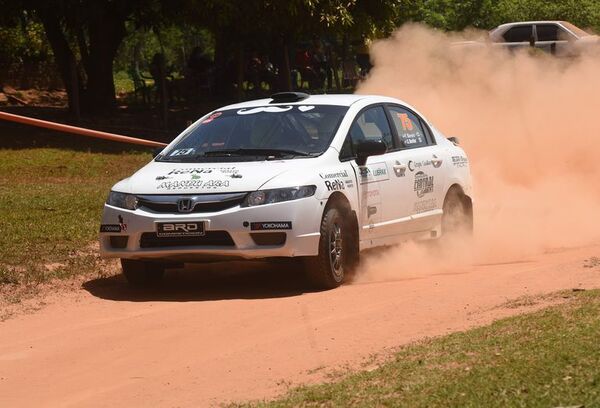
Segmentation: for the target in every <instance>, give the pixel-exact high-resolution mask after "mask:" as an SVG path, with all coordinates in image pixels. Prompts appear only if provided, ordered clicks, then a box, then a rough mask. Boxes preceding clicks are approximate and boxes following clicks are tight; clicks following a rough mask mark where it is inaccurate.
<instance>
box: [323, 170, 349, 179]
mask: <svg viewBox="0 0 600 408" xmlns="http://www.w3.org/2000/svg"><path fill="white" fill-rule="evenodd" d="M319 176H321V178H322V179H332V178H344V177H349V176H348V171H347V170H340V171H336V172H332V173H319Z"/></svg>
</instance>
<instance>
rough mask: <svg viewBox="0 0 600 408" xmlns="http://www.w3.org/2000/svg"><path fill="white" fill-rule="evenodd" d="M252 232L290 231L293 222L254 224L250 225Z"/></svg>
mask: <svg viewBox="0 0 600 408" xmlns="http://www.w3.org/2000/svg"><path fill="white" fill-rule="evenodd" d="M250 229H251V230H252V231H264V230H289V229H292V222H291V221H271V222H253V223H251V224H250Z"/></svg>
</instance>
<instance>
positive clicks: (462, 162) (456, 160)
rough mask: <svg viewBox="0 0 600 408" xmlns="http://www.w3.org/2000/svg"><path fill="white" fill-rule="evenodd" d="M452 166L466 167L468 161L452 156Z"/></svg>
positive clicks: (461, 157)
mask: <svg viewBox="0 0 600 408" xmlns="http://www.w3.org/2000/svg"><path fill="white" fill-rule="evenodd" d="M452 164H453V165H454V166H455V167H467V166H468V165H469V159H467V158H466V157H464V156H452Z"/></svg>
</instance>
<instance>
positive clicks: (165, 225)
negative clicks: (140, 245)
mask: <svg viewBox="0 0 600 408" xmlns="http://www.w3.org/2000/svg"><path fill="white" fill-rule="evenodd" d="M205 233H206V228H205V222H204V221H183V222H182V221H178V222H157V223H156V236H157V237H201V236H203V235H204V234H205Z"/></svg>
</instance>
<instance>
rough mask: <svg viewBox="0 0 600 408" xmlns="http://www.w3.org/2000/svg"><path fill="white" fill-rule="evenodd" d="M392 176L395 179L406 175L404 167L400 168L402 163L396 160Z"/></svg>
mask: <svg viewBox="0 0 600 408" xmlns="http://www.w3.org/2000/svg"><path fill="white" fill-rule="evenodd" d="M394 174H396V177H404V175H405V174H406V167H402V163H400V162H399V161H398V160H396V166H394Z"/></svg>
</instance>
